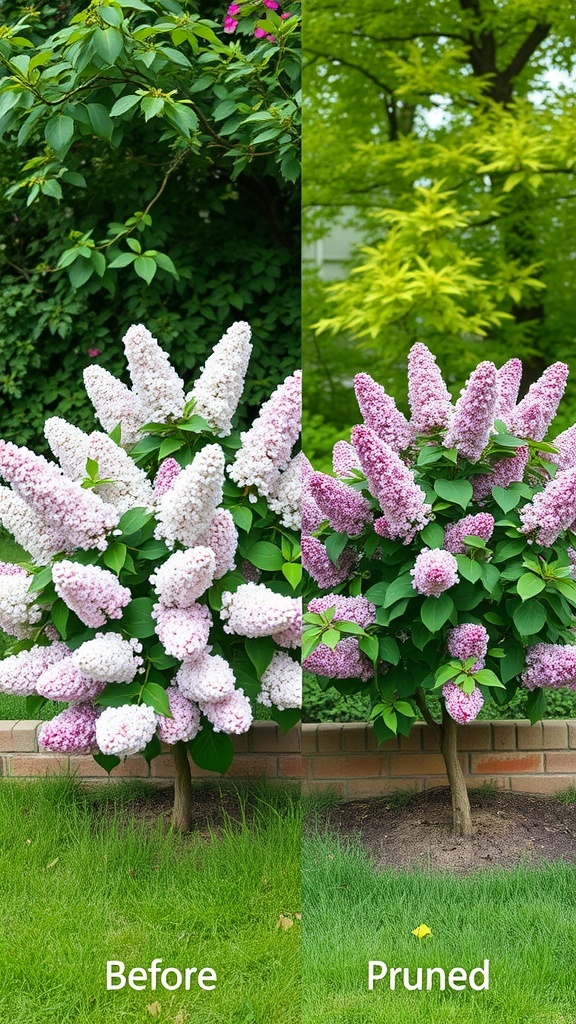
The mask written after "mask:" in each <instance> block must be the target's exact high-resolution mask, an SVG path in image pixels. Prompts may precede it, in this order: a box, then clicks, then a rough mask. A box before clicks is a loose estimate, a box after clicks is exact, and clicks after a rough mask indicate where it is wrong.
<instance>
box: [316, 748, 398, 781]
mask: <svg viewBox="0 0 576 1024" xmlns="http://www.w3.org/2000/svg"><path fill="white" fill-rule="evenodd" d="M312 772H313V776H314V778H316V779H348V778H360V777H363V778H375V779H377V778H380V776H381V775H388V764H387V757H386V756H384V757H379V756H378V754H350V755H349V756H348V757H345V756H344V755H341V756H340V757H338V756H334V755H333V756H332V757H321V756H318V757H314V758H312Z"/></svg>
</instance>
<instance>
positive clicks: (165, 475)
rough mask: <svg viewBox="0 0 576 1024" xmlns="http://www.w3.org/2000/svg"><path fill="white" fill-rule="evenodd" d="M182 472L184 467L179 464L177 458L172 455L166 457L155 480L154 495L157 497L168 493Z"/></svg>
mask: <svg viewBox="0 0 576 1024" xmlns="http://www.w3.org/2000/svg"><path fill="white" fill-rule="evenodd" d="M181 472H182V467H181V466H179V465H178V463H177V462H176V459H173V458H171V457H169V458H167V459H164V460H163V461H162V462H161V463H160V465H159V467H158V472H157V474H156V478H155V480H154V497H155V498H156V499H158V498H161V497H162V495H163V494H166V493H167V492H168V491H169V490H170V489H171V487H172V486H173V484H174V481H175V479H176V477H177V476H179V474H180V473H181Z"/></svg>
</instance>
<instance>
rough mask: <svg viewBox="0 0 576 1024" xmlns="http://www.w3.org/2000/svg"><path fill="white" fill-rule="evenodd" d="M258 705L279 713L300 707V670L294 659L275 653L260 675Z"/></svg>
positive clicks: (280, 652) (278, 652)
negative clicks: (271, 708) (260, 684)
mask: <svg viewBox="0 0 576 1024" xmlns="http://www.w3.org/2000/svg"><path fill="white" fill-rule="evenodd" d="M257 700H258V703H259V704H264V705H265V707H267V708H270V707H272V706H273V705H274V706H275V707H277V708H278V710H279V711H285V710H286V708H299V707H301V706H302V668H301V666H300V665H299V664H298V662H297V661H294V658H291V657H290V655H289V654H284V652H283V651H276V653H275V654H274V655H273V657H272V661H271V662H270V664H269V666H268V668H267V669H266V670H265V672H263V673H262V689H261V691H260V693H259V694H258V698H257Z"/></svg>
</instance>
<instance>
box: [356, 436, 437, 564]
mask: <svg viewBox="0 0 576 1024" xmlns="http://www.w3.org/2000/svg"><path fill="white" fill-rule="evenodd" d="M352 444H353V445H354V448H355V449H356V452H357V453H358V458H359V459H360V464H361V466H362V470H363V472H364V473H365V475H366V478H367V480H368V486H369V488H370V492H371V494H373V495H374V497H375V498H376V499H377V501H378V503H379V505H380V508H381V509H382V512H383V514H384V518H385V520H386V525H387V530H388V536H390V537H394V538H398V539H401V540H402V541H403V542H404V543H405V544H409V543H410V541H411V540H413V538H414V537H415V535H416V533H417V532H418V531H419V530H423V529H424V527H425V526H426V524H427V523H428V522H429V521H430V519H431V517H432V509H431V507H430V505H428V504H427V503H426V495H425V494H424V491H423V490H422V488H421V487H419V486H418V484H417V483H416V481H415V480H414V477H413V475H412V473H411V472H410V470H409V469H408V467H407V466H405V465H404V463H403V462H402V460H401V459H400V458H399V456H398V455H397V454H396V452H394V451H392V448H391V447H390V445H388V444H386V442H385V441H381V440H380V438H379V437H378V436H377V435H376V434H375V433H374V431H373V430H370V428H369V427H364V426H359V427H354V429H353V431H352Z"/></svg>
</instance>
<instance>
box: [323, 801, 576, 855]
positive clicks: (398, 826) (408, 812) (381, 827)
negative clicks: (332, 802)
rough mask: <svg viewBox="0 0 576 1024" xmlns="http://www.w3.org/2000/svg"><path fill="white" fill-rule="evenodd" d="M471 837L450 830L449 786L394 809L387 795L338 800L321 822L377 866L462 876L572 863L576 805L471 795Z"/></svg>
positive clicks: (575, 841)
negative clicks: (356, 842) (354, 841)
mask: <svg viewBox="0 0 576 1024" xmlns="http://www.w3.org/2000/svg"><path fill="white" fill-rule="evenodd" d="M470 802H471V804H472V817H473V821H474V829H475V831H474V836H473V837H472V838H470V839H460V838H457V837H455V836H454V835H452V831H451V816H452V812H451V805H450V792H449V790H448V789H434V790H431V791H430V792H428V793H420V794H418V795H417V796H415V797H413V798H412V799H411V800H410V802H409V803H406V804H403V805H402V806H396V807H394V806H393V805H391V803H390V801H386V799H382V800H371V801H369V802H356V803H347V804H340V805H338V806H337V807H333V808H330V809H329V810H328V811H327V812H325V814H324V821H325V822H326V824H329V825H330V827H331V828H333V829H335V830H336V831H337V832H338V833H339V834H340V835H341V836H342V837H343V838H345V837H359V838H360V841H361V843H362V845H363V846H364V847H365V849H366V850H367V852H368V853H369V854H370V855H371V857H372V858H373V859H374V862H375V865H376V867H377V868H414V867H419V868H422V869H424V870H426V871H450V872H452V873H454V874H460V875H463V874H468V873H469V872H472V871H477V870H479V869H482V868H494V867H512V866H513V865H515V864H518V863H520V862H521V861H524V862H527V863H535V862H537V861H552V860H564V861H568V862H571V863H576V804H568V805H567V804H561V803H558V802H557V801H555V800H554V799H551V798H548V797H540V796H527V795H524V794H520V793H490V794H484V793H483V794H479V793H474V792H472V793H471V794H470Z"/></svg>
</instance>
